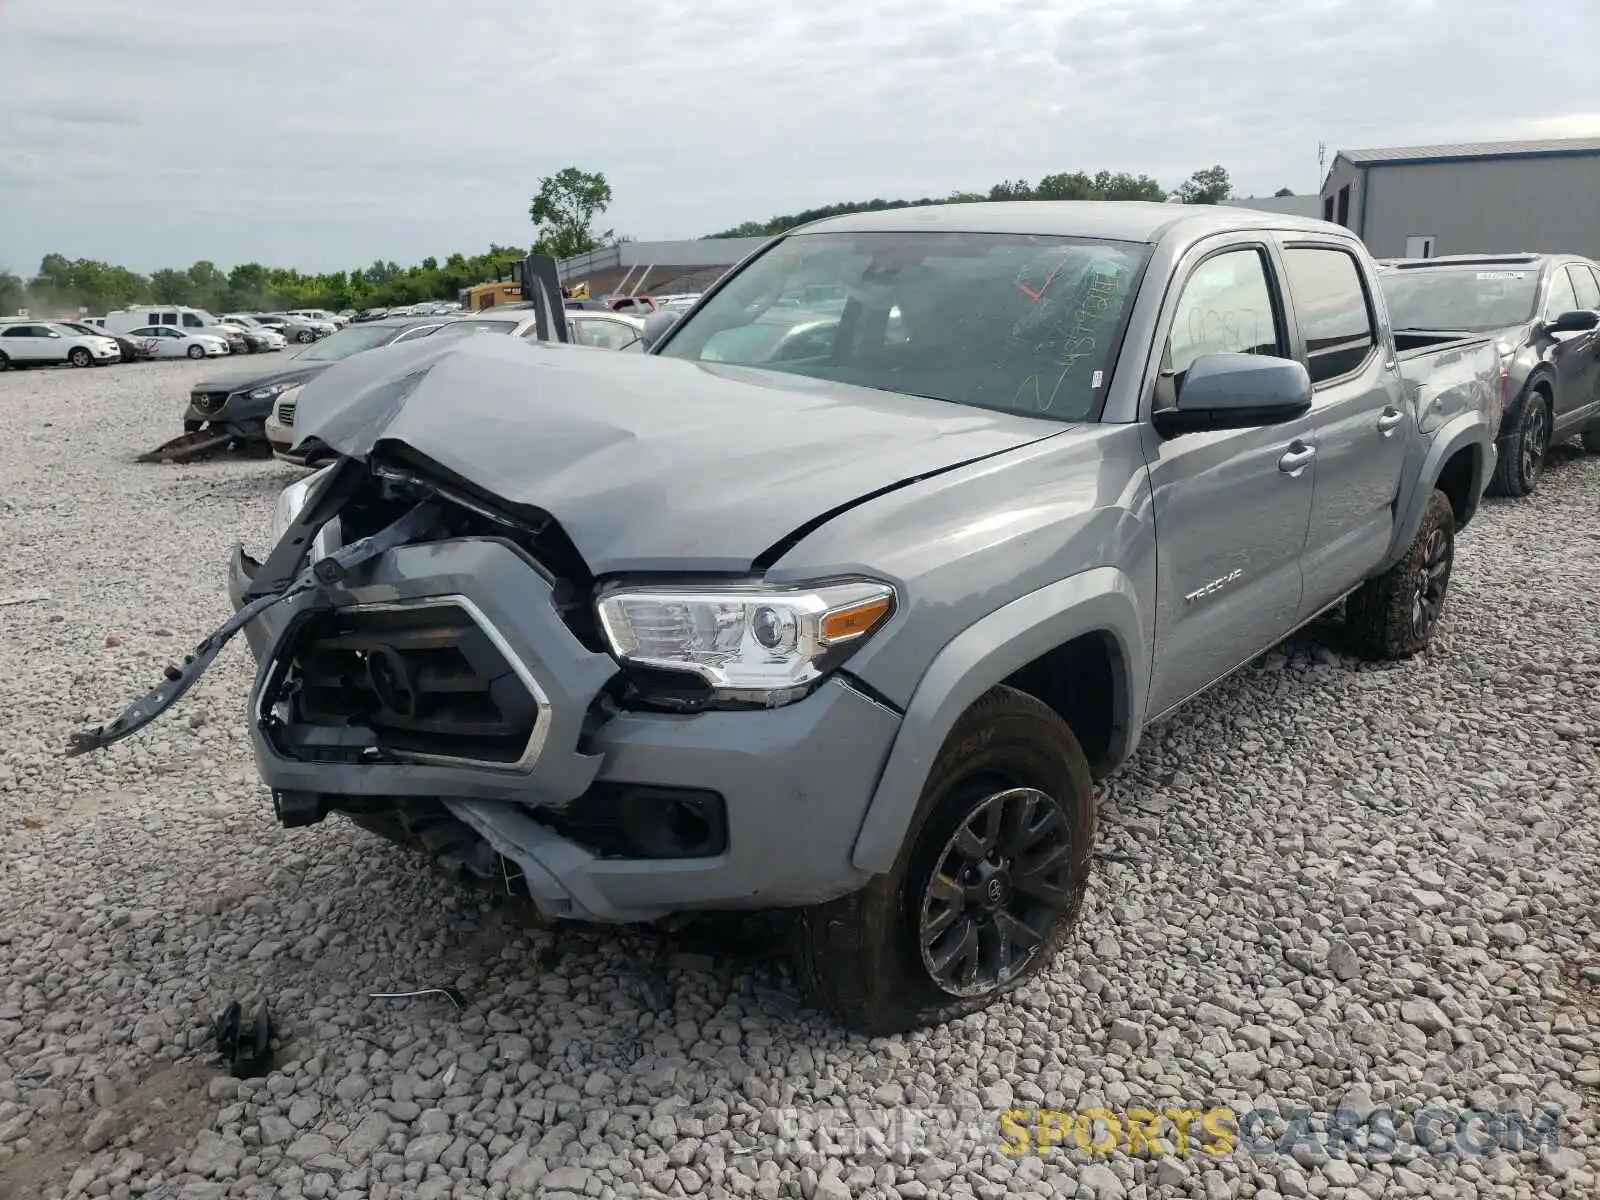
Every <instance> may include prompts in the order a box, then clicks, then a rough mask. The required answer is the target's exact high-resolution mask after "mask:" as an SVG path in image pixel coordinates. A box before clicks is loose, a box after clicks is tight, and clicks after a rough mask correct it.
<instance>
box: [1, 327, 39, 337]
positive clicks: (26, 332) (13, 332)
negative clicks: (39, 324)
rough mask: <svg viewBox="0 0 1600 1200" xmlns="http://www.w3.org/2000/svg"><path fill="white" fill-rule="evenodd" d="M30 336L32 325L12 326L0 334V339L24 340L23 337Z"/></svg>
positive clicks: (31, 334)
mask: <svg viewBox="0 0 1600 1200" xmlns="http://www.w3.org/2000/svg"><path fill="white" fill-rule="evenodd" d="M32 336H33V326H32V325H13V326H12V327H11V328H10V329H8V330H6V331H5V332H4V333H0V337H8V338H25V337H32Z"/></svg>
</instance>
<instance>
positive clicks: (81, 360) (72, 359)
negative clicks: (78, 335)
mask: <svg viewBox="0 0 1600 1200" xmlns="http://www.w3.org/2000/svg"><path fill="white" fill-rule="evenodd" d="M67 361H68V362H69V363H71V364H72V365H73V366H75V367H92V366H94V356H93V355H92V354H90V353H89V352H88V351H87V350H85V349H84V348H83V347H82V346H74V347H73V348H72V349H71V350H69V351H67Z"/></svg>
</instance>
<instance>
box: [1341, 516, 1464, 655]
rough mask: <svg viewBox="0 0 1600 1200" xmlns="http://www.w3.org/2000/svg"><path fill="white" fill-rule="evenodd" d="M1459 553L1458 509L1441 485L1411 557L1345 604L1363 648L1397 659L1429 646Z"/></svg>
mask: <svg viewBox="0 0 1600 1200" xmlns="http://www.w3.org/2000/svg"><path fill="white" fill-rule="evenodd" d="M1455 552H1456V514H1455V510H1454V509H1452V508H1451V507H1450V498H1449V497H1448V496H1446V495H1445V494H1444V493H1443V492H1441V491H1439V490H1438V489H1437V488H1435V489H1434V492H1433V495H1431V496H1430V497H1428V509H1427V511H1426V512H1425V513H1424V514H1423V517H1422V527H1421V528H1420V529H1418V530H1417V536H1416V537H1415V538H1413V539H1412V542H1411V548H1410V549H1409V550H1407V551H1406V556H1405V557H1404V558H1402V559H1401V560H1400V561H1399V562H1397V563H1396V564H1395V565H1394V566H1392V567H1390V568H1389V569H1388V570H1387V571H1385V572H1384V573H1383V574H1382V575H1379V576H1378V577H1377V578H1375V579H1369V580H1367V581H1366V582H1365V583H1363V584H1362V585H1361V587H1360V588H1358V589H1357V590H1356V592H1355V594H1354V595H1352V596H1351V597H1350V599H1349V602H1348V603H1347V604H1346V605H1345V628H1346V630H1347V632H1348V633H1349V635H1350V638H1351V641H1353V642H1354V643H1355V648H1356V650H1357V651H1358V652H1359V653H1361V654H1363V655H1365V656H1366V657H1368V658H1377V659H1387V660H1390V661H1395V660H1399V659H1403V658H1410V657H1411V656H1412V655H1414V654H1416V653H1418V652H1419V651H1421V650H1423V649H1425V648H1426V647H1427V645H1428V643H1429V642H1430V641H1432V640H1433V632H1434V630H1435V629H1437V628H1438V627H1439V618H1440V617H1441V616H1443V615H1444V602H1445V597H1446V595H1447V594H1448V592H1449V590H1450V569H1451V567H1452V566H1454V564H1455Z"/></svg>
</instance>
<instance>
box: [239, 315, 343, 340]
mask: <svg viewBox="0 0 1600 1200" xmlns="http://www.w3.org/2000/svg"><path fill="white" fill-rule="evenodd" d="M251 315H252V316H253V317H254V318H255V320H256V323H257V324H259V325H265V326H266V327H267V328H268V329H276V330H277V331H278V332H279V333H281V334H282V335H283V336H284V337H285V338H286V339H288V340H289V341H291V342H299V343H300V344H301V345H310V344H311V343H312V342H314V341H316V340H317V339H318V338H319V337H325V336H326V335H325V334H322V333H319V332H317V328H316V326H314V325H311V324H309V323H308V322H306V321H301V320H297V319H296V318H294V317H286V316H284V315H283V314H281V313H253V314H251Z"/></svg>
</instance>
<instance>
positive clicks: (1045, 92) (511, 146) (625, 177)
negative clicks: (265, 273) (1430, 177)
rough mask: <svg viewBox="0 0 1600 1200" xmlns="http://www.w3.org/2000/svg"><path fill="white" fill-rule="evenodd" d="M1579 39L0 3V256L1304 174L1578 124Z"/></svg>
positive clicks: (1492, 28)
mask: <svg viewBox="0 0 1600 1200" xmlns="http://www.w3.org/2000/svg"><path fill="white" fill-rule="evenodd" d="M1535 14H1537V16H1536V17H1535ZM1530 38H1531V39H1533V40H1534V41H1535V42H1536V44H1537V46H1536V49H1535V48H1531V47H1530V42H1529V39H1530ZM1596 45H1600V4H1597V3H1596V2H1595V0H879V2H877V3H872V2H870V0H869V2H866V3H849V2H846V0H765V2H762V3H751V2H750V0H694V2H693V3H689V2H687V0H587V3H584V4H572V3H565V2H563V3H557V2H556V0H521V2H520V3H488V4H485V3H471V4H468V3H461V2H459V0H450V2H446V0H265V2H263V3H233V2H228V3H223V2H221V0H202V2H200V3H193V4H178V5H157V6H155V7H153V8H152V7H149V6H141V5H130V4H127V3H125V2H123V0H0V130H3V131H4V132H3V133H0V267H8V268H10V269H12V270H15V271H17V272H19V273H22V274H30V273H32V272H33V271H34V270H36V269H37V266H38V262H39V258H40V256H41V255H42V254H44V253H45V252H47V251H52V250H54V251H60V252H62V253H64V254H67V255H68V256H69V257H80V256H82V257H91V258H102V259H108V260H111V261H114V262H121V263H123V264H125V265H127V266H130V267H133V268H136V269H138V270H142V271H148V270H150V269H151V268H154V267H157V266H163V265H179V266H183V265H187V264H188V263H190V262H193V261H195V260H197V259H209V260H212V261H214V262H216V263H218V264H219V265H222V266H224V267H227V266H230V265H232V264H233V263H236V262H241V261H251V260H257V261H263V262H268V263H274V264H282V265H286V266H287V265H294V266H299V267H301V268H303V269H313V270H316V269H321V270H327V269H336V268H345V269H348V268H350V267H354V266H358V265H361V264H364V263H367V262H370V261H371V260H372V259H374V258H378V257H382V258H392V259H396V260H398V261H400V262H403V263H404V262H413V261H416V260H417V259H420V258H421V257H423V256H425V255H428V254H434V255H438V256H441V257H442V256H443V255H445V254H448V253H449V252H451V251H453V250H457V249H460V250H466V251H475V250H479V249H482V248H484V247H486V245H487V244H488V243H489V242H490V241H491V240H494V241H499V242H502V243H509V244H526V243H527V242H529V241H531V240H532V237H531V228H530V226H529V223H528V220H527V203H528V198H529V196H530V195H531V194H532V193H533V191H534V190H535V189H536V187H537V185H538V181H539V178H540V177H541V176H542V175H546V174H549V173H551V172H554V171H556V170H559V169H560V168H562V167H565V166H569V165H576V166H579V167H582V168H584V169H586V170H598V171H603V172H604V173H605V174H606V177H607V178H608V179H609V180H610V182H611V185H612V187H613V190H614V192H615V201H614V203H613V205H612V208H611V211H610V213H609V214H608V216H607V218H606V223H607V224H608V225H612V226H614V227H615V228H616V229H617V230H618V231H619V232H622V233H629V234H633V235H635V236H636V237H639V238H641V239H653V238H671V237H694V236H699V235H701V234H704V233H710V232H713V231H715V230H717V229H721V228H726V227H728V226H730V225H734V224H737V223H738V222H740V221H743V220H747V219H762V218H766V217H769V216H772V215H775V214H777V213H784V212H793V211H796V210H798V209H802V208H805V207H808V206H811V205H815V204H821V203H827V202H830V201H835V200H843V199H856V198H867V197H872V196H884V197H898V196H921V195H941V194H944V193H947V192H950V191H953V190H957V189H971V190H984V189H987V187H988V186H989V185H990V184H991V183H993V182H995V181H997V180H1000V179H1004V178H1017V177H1022V178H1027V179H1030V180H1031V179H1036V178H1037V177H1038V176H1040V175H1042V174H1047V173H1049V172H1052V171H1058V170H1074V169H1085V170H1089V171H1094V170H1096V169H1098V168H1102V167H1103V168H1109V169H1112V170H1128V171H1134V172H1143V173H1147V174H1150V175H1154V176H1155V177H1156V178H1157V179H1159V180H1160V181H1161V182H1162V183H1163V184H1165V185H1167V186H1168V187H1172V186H1175V185H1176V184H1177V183H1179V182H1180V181H1181V180H1182V179H1183V178H1185V177H1186V176H1187V175H1188V174H1189V173H1190V172H1192V171H1193V170H1195V169H1196V168H1198V167H1204V166H1209V165H1211V164H1213V163H1221V164H1223V165H1224V166H1226V167H1227V168H1228V170H1229V171H1230V173H1231V174H1232V177H1233V180H1234V184H1235V187H1236V189H1237V190H1238V191H1239V192H1240V193H1241V194H1251V193H1255V194H1258V195H1266V194H1270V193H1271V192H1273V191H1275V190H1276V189H1277V188H1279V187H1283V186H1288V187H1292V188H1294V190H1295V191H1297V192H1308V191H1314V190H1316V188H1317V186H1318V182H1319V180H1318V171H1317V143H1318V142H1319V141H1322V142H1326V143H1327V144H1328V146H1329V158H1330V161H1331V157H1332V153H1333V151H1334V150H1335V149H1337V148H1339V147H1341V146H1343V147H1360V146H1382V145H1405V144H1414V143H1427V142H1442V141H1453V140H1454V141H1466V140H1476V139H1482V138H1498V137H1563V136H1582V135H1591V136H1592V135H1596V134H1600V93H1597V92H1596V90H1595V86H1594V62H1595V59H1594V54H1595V47H1596Z"/></svg>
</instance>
